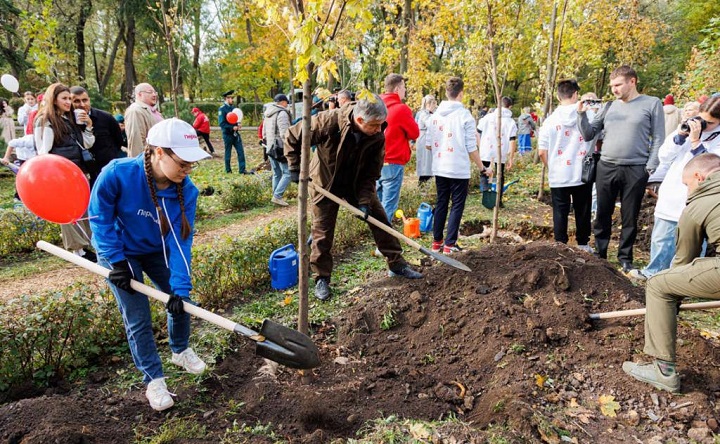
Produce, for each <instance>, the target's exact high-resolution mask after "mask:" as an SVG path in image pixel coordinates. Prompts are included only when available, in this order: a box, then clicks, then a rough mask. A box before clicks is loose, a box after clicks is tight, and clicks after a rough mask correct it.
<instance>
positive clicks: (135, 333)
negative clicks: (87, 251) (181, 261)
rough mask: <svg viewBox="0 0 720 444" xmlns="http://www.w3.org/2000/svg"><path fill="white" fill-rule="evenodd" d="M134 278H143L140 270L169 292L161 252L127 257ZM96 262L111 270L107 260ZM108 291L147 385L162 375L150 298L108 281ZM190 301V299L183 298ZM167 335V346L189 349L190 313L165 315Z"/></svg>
mask: <svg viewBox="0 0 720 444" xmlns="http://www.w3.org/2000/svg"><path fill="white" fill-rule="evenodd" d="M127 259H128V262H130V267H131V268H132V271H133V274H134V275H135V280H137V281H139V282H142V281H143V277H142V276H143V272H144V273H145V274H146V275H147V276H148V277H149V278H150V280H151V281H152V282H153V284H155V286H156V287H157V288H159V289H160V290H161V291H163V292H165V293H168V294H169V293H171V292H172V289H171V288H170V270H169V269H168V268H167V267H166V266H165V258H164V255H163V254H162V252H161V253H154V254H146V255H143V256H135V257H128V258H127ZM98 264H99V265H101V266H103V267H105V268H108V269H111V268H112V267H111V266H110V264H109V263H108V261H107V259H106V258H104V257H102V256H98ZM108 284H109V285H110V290H112V292H113V294H114V295H115V300H116V301H117V304H118V308H120V314H121V315H122V318H123V324H125V334H126V335H127V341H128V345H129V346H130V353H131V354H132V357H133V361H134V362H135V367H137V369H138V370H140V372H142V374H143V382H145V383H146V384H147V383H149V382H150V381H152V380H153V379H157V378H162V377H163V369H162V361H161V359H160V356H159V355H158V351H157V346H156V345H155V337H154V336H153V330H152V317H151V314H150V301H149V300H148V296H145V295H143V294H140V293H135V294H130V293H128V292H127V291H125V290H122V289H120V288H118V287H116V286H115V285H113V284H110V283H109V282H108ZM183 300H185V301H186V302H189V301H190V299H189V298H183ZM167 316H168V317H167V326H168V337H169V342H170V349H171V350H172V351H173V353H181V352H183V351H184V350H185V349H186V348H188V342H189V339H190V315H189V314H187V313H183V314H181V315H174V314H172V313H168V314H167Z"/></svg>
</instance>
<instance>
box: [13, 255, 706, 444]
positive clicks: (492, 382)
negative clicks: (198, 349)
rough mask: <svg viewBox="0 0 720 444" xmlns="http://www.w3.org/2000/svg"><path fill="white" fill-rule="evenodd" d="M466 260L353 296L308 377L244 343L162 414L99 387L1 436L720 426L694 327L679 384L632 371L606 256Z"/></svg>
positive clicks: (633, 335) (290, 436) (636, 327)
mask: <svg viewBox="0 0 720 444" xmlns="http://www.w3.org/2000/svg"><path fill="white" fill-rule="evenodd" d="M457 258H458V259H459V260H461V261H462V262H464V263H466V264H467V265H468V266H470V268H471V269H472V270H473V272H471V273H463V272H459V271H456V270H454V269H451V268H448V267H445V266H441V265H433V266H432V267H429V268H426V269H424V270H423V271H424V273H425V278H424V279H420V280H417V281H407V280H401V279H400V280H398V279H390V278H386V279H381V280H377V281H374V282H372V283H370V284H368V286H367V287H365V288H363V289H361V291H358V292H356V293H354V294H352V295H350V294H348V295H345V296H344V297H347V298H355V299H354V300H353V302H352V304H351V306H350V307H349V308H348V309H346V310H345V311H344V312H343V314H342V315H341V316H340V317H338V318H337V319H335V320H334V321H333V322H332V323H328V324H327V325H321V326H316V328H315V335H314V339H315V340H316V342H317V343H318V344H319V346H320V348H321V353H322V358H323V359H322V365H321V367H319V368H318V369H315V370H314V371H313V372H312V373H311V374H310V375H306V376H304V377H300V376H299V375H298V374H297V372H294V371H290V370H279V371H278V373H277V375H276V377H272V376H270V377H267V376H266V377H259V378H257V379H253V378H254V377H255V373H256V370H257V368H258V367H260V366H261V365H262V363H263V362H262V360H261V359H259V358H257V357H254V356H253V354H252V350H251V349H250V348H249V347H248V346H247V345H246V344H242V345H239V346H238V350H237V352H236V353H232V354H230V355H229V356H228V357H227V358H225V360H224V361H223V362H221V363H220V364H218V365H217V366H216V368H215V370H214V372H213V374H212V375H211V376H210V377H208V378H207V379H205V380H204V381H203V382H202V383H201V384H200V385H198V386H192V389H189V390H186V391H185V392H181V393H178V403H177V404H176V406H175V407H174V408H173V409H171V410H169V411H167V412H166V413H164V414H161V413H154V412H152V411H151V410H150V409H149V407H147V404H146V401H145V399H144V396H143V393H142V390H141V389H135V390H132V391H130V392H128V393H109V392H108V391H107V390H106V389H105V390H103V389H102V388H100V387H96V386H93V385H90V386H88V387H86V388H85V389H83V390H82V391H80V390H76V391H71V393H70V394H66V395H49V396H43V397H40V398H33V399H26V400H23V401H19V402H16V403H12V404H6V405H4V406H2V407H0V430H2V433H1V434H0V439H2V441H3V442H8V443H10V442H12V443H15V442H23V443H40V442H60V443H66V442H67V443H70V442H97V443H101V442H130V441H132V440H133V438H134V436H135V435H134V433H135V432H134V431H135V430H157V429H158V428H159V427H160V425H161V424H162V423H164V422H166V421H168V420H169V419H170V418H173V417H179V418H186V419H187V418H192V419H193V420H194V421H196V422H198V423H199V424H201V425H202V426H204V427H205V428H206V439H199V440H193V441H192V442H219V441H220V439H221V438H222V437H223V436H224V435H225V433H226V430H227V429H228V428H231V427H232V426H233V423H237V424H243V423H246V424H255V423H261V424H268V423H272V425H273V428H274V430H275V432H276V434H277V436H278V437H280V438H282V439H286V440H288V441H292V442H318V443H320V442H328V441H330V440H331V439H333V438H344V437H353V436H355V433H356V432H357V430H358V429H359V428H360V427H361V426H362V425H363V423H364V422H365V421H366V420H370V419H374V418H377V417H381V416H388V415H399V416H401V417H407V418H416V419H426V420H434V419H439V418H444V417H448V415H455V416H457V417H458V418H460V419H462V420H465V421H469V422H471V423H472V424H473V425H474V427H475V434H474V435H473V436H472V437H469V438H467V439H468V440H472V441H473V442H485V440H486V438H487V437H486V435H485V433H486V431H487V428H488V426H490V425H492V424H500V425H503V426H505V427H503V428H502V430H505V433H506V434H507V437H508V439H509V440H510V442H542V441H545V442H553V443H557V442H561V439H563V438H562V437H564V439H565V440H568V439H570V442H597V443H600V442H628V443H630V442H632V443H636V442H648V440H650V439H655V440H659V441H657V442H665V441H667V440H671V439H672V440H675V441H676V442H682V440H688V436H693V437H700V436H703V434H705V435H707V433H709V430H708V429H711V428H716V427H717V422H716V412H715V409H714V405H715V401H716V399H715V398H716V396H717V395H718V394H720V371H719V370H718V363H720V359H718V349H717V347H715V346H714V345H713V344H711V343H709V342H708V341H707V340H706V339H703V338H702V337H701V336H700V335H698V333H697V331H694V330H691V329H689V328H687V327H684V326H683V327H681V328H680V331H679V338H680V340H679V342H680V347H679V349H678V351H679V360H680V367H679V370H680V372H681V373H682V374H683V394H682V395H670V394H667V393H664V392H659V391H655V390H653V389H652V388H650V387H649V386H647V385H645V384H642V383H639V382H636V381H634V380H632V379H631V378H629V377H626V376H625V375H624V374H623V372H622V370H621V368H620V367H621V365H622V362H623V361H624V360H628V359H632V358H633V353H634V352H635V351H636V350H639V349H641V348H642V344H643V339H642V338H643V324H642V320H643V319H642V317H636V318H621V319H620V320H615V321H612V322H610V321H604V322H595V323H593V322H590V321H589V320H588V315H589V314H590V313H593V312H602V311H613V310H620V309H629V308H638V307H641V306H642V300H643V293H642V290H641V289H639V288H636V287H633V286H632V285H630V283H629V282H628V280H627V279H626V278H625V277H623V276H621V275H620V274H619V273H618V272H617V271H615V270H614V269H613V268H612V267H611V266H609V264H608V263H607V262H605V261H602V260H598V259H596V258H594V257H592V256H590V255H587V254H585V253H580V252H577V251H576V250H574V249H571V248H568V247H567V246H565V245H560V244H552V243H543V242H538V243H531V244H528V245H493V246H488V247H485V248H483V249H481V250H476V251H471V252H468V253H465V254H463V255H459V256H457ZM170 389H171V391H172V390H173V389H176V387H175V385H174V384H173V381H170ZM610 397H613V398H612V399H611V398H610ZM231 400H232V401H233V402H232V403H231V402H230V401H231ZM613 402H617V403H618V404H617V405H615V404H613ZM603 410H604V413H603ZM612 414H617V416H616V417H611V416H607V415H612ZM496 431H497V429H496ZM187 442H190V441H187ZM252 442H265V441H264V438H261V437H253V439H252ZM267 442H270V440H268V441H267Z"/></svg>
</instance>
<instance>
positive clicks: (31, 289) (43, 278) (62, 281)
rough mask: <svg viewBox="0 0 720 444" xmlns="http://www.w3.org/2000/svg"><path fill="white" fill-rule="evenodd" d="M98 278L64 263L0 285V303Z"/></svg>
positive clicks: (241, 228)
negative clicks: (20, 296) (61, 265)
mask: <svg viewBox="0 0 720 444" xmlns="http://www.w3.org/2000/svg"><path fill="white" fill-rule="evenodd" d="M296 214H297V208H296V207H295V206H292V205H291V206H289V207H286V208H276V209H275V210H273V211H272V212H270V213H268V214H265V215H262V216H257V217H254V218H252V219H246V220H242V221H240V222H237V223H234V224H231V225H227V226H224V227H222V228H217V229H214V230H210V231H207V232H201V233H198V234H197V235H196V236H195V244H198V245H199V244H204V243H209V242H213V241H214V240H216V239H219V238H221V237H224V236H230V237H233V236H237V235H239V234H241V233H244V232H251V231H253V230H255V228H257V227H261V226H263V225H267V224H268V223H270V222H271V221H273V220H276V219H278V218H287V217H295V215H296ZM101 280H102V278H101V277H99V276H97V275H95V274H93V273H90V272H89V271H86V270H85V269H83V268H80V267H77V266H74V265H71V264H68V265H67V266H66V267H63V268H60V269H55V270H51V271H48V272H45V273H38V274H33V275H31V276H27V277H24V278H18V279H16V280H12V281H10V280H8V281H2V282H0V301H6V300H8V299H12V298H14V297H17V296H19V295H22V294H31V293H38V292H42V291H48V290H54V289H62V288H66V287H68V286H70V285H72V284H74V283H85V284H87V283H99V282H100V281H101Z"/></svg>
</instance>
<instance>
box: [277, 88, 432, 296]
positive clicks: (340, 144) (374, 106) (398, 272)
mask: <svg viewBox="0 0 720 444" xmlns="http://www.w3.org/2000/svg"><path fill="white" fill-rule="evenodd" d="M386 118H387V107H386V106H385V104H384V103H383V101H382V99H380V97H379V96H378V95H376V94H375V95H373V97H372V98H369V99H363V100H358V101H357V102H354V103H348V104H346V105H344V106H342V107H341V108H338V109H333V110H328V111H326V112H322V113H318V114H317V115H315V116H313V117H312V123H311V130H310V131H311V133H312V134H311V135H310V144H311V145H315V146H317V149H316V151H315V155H314V156H313V158H312V161H311V162H310V172H309V175H310V180H311V181H312V183H313V184H314V185H315V186H317V187H322V188H324V189H326V190H328V191H330V192H331V193H333V194H334V195H336V196H338V197H339V198H341V199H345V200H347V201H348V203H350V204H351V205H353V206H356V207H357V208H358V209H360V210H361V211H362V212H363V213H364V214H365V218H364V220H365V221H367V218H368V216H372V217H374V218H375V219H377V220H379V221H381V222H383V223H385V224H387V225H389V222H388V218H387V216H386V215H385V210H384V209H383V207H382V205H381V204H380V200H379V199H378V196H377V192H376V191H375V182H376V181H377V180H378V178H379V177H380V170H381V169H382V166H383V159H384V158H385V135H384V134H383V130H384V129H385V126H386V125H387V124H386V123H385V119H386ZM301 146H302V121H301V122H298V123H297V124H295V125H293V126H291V127H290V128H289V129H288V132H287V134H286V136H285V157H287V160H288V165H289V170H290V179H291V180H292V181H293V182H295V183H298V182H299V180H300V154H301ZM310 199H311V201H312V216H313V221H312V251H311V254H310V266H311V268H312V271H313V273H314V274H315V275H316V276H317V278H316V283H315V297H317V298H318V299H320V300H321V301H324V300H327V299H328V298H329V297H330V275H331V273H332V269H333V258H332V253H331V252H330V250H331V248H332V245H333V239H334V236H335V223H336V220H337V215H338V209H339V206H338V204H336V203H335V202H333V201H332V200H330V199H328V198H326V197H324V196H323V195H322V194H320V193H318V192H316V191H314V190H313V189H312V188H311V193H310ZM368 225H369V227H370V231H372V235H373V238H374V239H375V244H376V245H377V248H378V249H379V250H380V252H381V253H382V254H383V256H385V258H386V260H387V263H388V267H389V268H390V276H402V277H405V278H408V279H419V278H421V277H422V274H420V273H418V272H417V271H415V270H413V269H412V268H411V267H410V266H409V265H408V264H407V262H406V261H405V259H404V258H403V256H402V247H401V246H400V242H399V241H398V240H397V239H396V238H395V237H393V236H392V235H390V234H388V233H386V232H385V231H383V230H381V229H380V228H378V227H376V226H374V225H372V224H368Z"/></svg>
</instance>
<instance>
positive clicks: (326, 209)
mask: <svg viewBox="0 0 720 444" xmlns="http://www.w3.org/2000/svg"><path fill="white" fill-rule="evenodd" d="M350 204H351V205H354V206H357V204H356V203H354V202H350ZM339 208H340V207H339V205H338V204H336V203H335V202H333V201H331V200H330V199H327V198H323V199H322V200H321V201H320V202H318V203H316V204H314V205H313V206H312V215H313V221H312V240H313V242H312V248H311V252H310V267H311V268H312V271H313V273H314V274H315V275H316V276H317V277H327V278H329V277H330V275H331V274H332V270H333V258H332V253H331V252H330V250H331V249H332V245H333V241H334V239H335V225H336V222H337V215H338V209H339ZM368 208H369V210H370V216H372V217H374V218H376V219H378V220H379V221H381V222H386V221H387V217H386V216H385V210H384V209H383V207H382V205H381V204H380V200H379V199H378V198H377V196H376V195H373V197H372V200H371V201H370V205H368ZM368 227H370V231H372V235H373V238H374V239H375V244H376V245H377V248H378V250H380V252H381V253H382V254H383V255H384V256H385V259H386V260H387V263H388V267H389V268H391V269H395V268H397V267H399V266H402V265H404V264H405V259H403V257H402V247H401V246H400V241H398V240H397V238H395V237H393V236H392V235H390V234H388V233H386V232H384V231H383V230H381V229H380V228H378V227H376V226H375V225H372V224H371V223H369V222H368Z"/></svg>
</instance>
